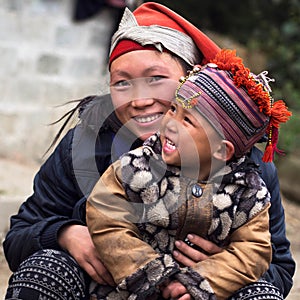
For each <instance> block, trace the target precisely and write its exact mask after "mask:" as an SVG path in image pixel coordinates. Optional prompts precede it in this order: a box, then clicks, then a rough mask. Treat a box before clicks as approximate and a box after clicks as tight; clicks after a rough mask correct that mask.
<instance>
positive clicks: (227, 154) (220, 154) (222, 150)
mask: <svg viewBox="0 0 300 300" xmlns="http://www.w3.org/2000/svg"><path fill="white" fill-rule="evenodd" d="M234 152H235V149H234V145H233V144H232V143H231V142H230V141H227V140H222V141H221V143H220V145H219V147H218V149H217V150H216V151H215V152H214V153H213V155H212V156H213V157H214V158H215V159H218V160H221V161H228V160H230V159H231V158H232V157H233V155H234Z"/></svg>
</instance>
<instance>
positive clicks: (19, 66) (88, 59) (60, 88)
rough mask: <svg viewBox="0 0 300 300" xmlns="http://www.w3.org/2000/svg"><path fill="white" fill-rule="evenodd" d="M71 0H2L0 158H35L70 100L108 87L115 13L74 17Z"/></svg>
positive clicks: (51, 136)
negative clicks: (84, 18) (108, 56)
mask: <svg viewBox="0 0 300 300" xmlns="http://www.w3.org/2000/svg"><path fill="white" fill-rule="evenodd" d="M73 5H74V2H73V1H71V0H63V1H61V0H0V140H1V147H0V157H7V158H10V159H15V160H28V159H29V160H34V161H39V160H40V159H41V157H42V155H43V153H44V151H45V149H46V148H47V146H48V145H49V143H50V141H51V140H52V138H53V136H54V133H55V132H56V131H57V129H58V126H56V127H55V126H54V127H53V126H47V124H49V123H51V122H53V121H55V120H56V119H57V118H58V117H59V116H61V115H62V114H63V112H65V111H67V109H69V108H70V107H71V106H67V107H60V108H57V107H56V106H57V105H60V104H62V103H64V102H66V101H68V100H71V99H77V98H81V97H83V96H86V95H89V94H95V93H101V92H102V91H103V90H106V88H107V82H108V81H107V72H106V66H105V62H106V53H107V52H106V51H107V45H108V42H109V37H110V32H111V29H112V26H113V25H112V23H113V17H114V14H113V12H112V11H111V10H109V9H105V10H103V11H101V12H100V13H99V14H98V15H97V16H96V17H93V18H91V19H89V20H87V21H83V22H80V23H75V22H73V21H72V10H73Z"/></svg>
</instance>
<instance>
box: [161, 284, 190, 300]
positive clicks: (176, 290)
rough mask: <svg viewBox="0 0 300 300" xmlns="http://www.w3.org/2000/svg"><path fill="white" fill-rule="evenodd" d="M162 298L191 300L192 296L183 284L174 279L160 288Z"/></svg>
mask: <svg viewBox="0 0 300 300" xmlns="http://www.w3.org/2000/svg"><path fill="white" fill-rule="evenodd" d="M160 289H161V292H162V296H163V297H164V299H178V300H191V299H192V297H191V296H190V294H189V293H188V291H187V289H186V288H185V286H184V285H182V284H181V283H180V282H179V281H177V280H174V281H170V282H169V283H167V284H165V285H164V286H162V287H161V288H160Z"/></svg>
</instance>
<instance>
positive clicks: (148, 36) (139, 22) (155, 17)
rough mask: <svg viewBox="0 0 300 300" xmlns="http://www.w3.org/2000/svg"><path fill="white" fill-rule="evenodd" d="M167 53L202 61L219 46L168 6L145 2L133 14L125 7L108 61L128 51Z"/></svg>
mask: <svg viewBox="0 0 300 300" xmlns="http://www.w3.org/2000/svg"><path fill="white" fill-rule="evenodd" d="M145 49H151V50H158V51H160V52H162V51H168V52H171V53H173V54H175V55H177V56H179V57H181V58H182V59H183V60H185V61H186V62H187V63H188V64H189V65H191V66H193V65H195V64H196V63H201V64H205V63H207V62H208V61H209V60H210V59H212V58H213V57H215V55H216V54H217V52H218V51H219V50H220V48H219V47H218V46H217V45H216V44H215V43H214V42H213V41H212V40H211V39H209V38H208V37H207V36H206V35H205V34H204V33H203V32H201V31H200V30H199V29H198V28H196V27H195V26H194V25H192V24H191V23H190V22H188V21H187V20H186V19H184V18H183V17H181V16H180V15H178V14H177V13H175V12H174V11H172V10H170V9H169V8H167V7H165V6H163V5H161V4H158V3H154V2H146V3H144V4H142V5H141V6H139V7H138V8H137V9H136V10H135V11H134V12H133V13H132V12H130V10H129V9H127V8H126V9H125V12H124V15H123V17H122V20H121V22H120V25H119V29H118V30H117V32H116V33H115V34H114V35H113V37H112V41H111V49H110V58H109V64H111V62H112V61H113V60H114V59H116V58H117V57H119V56H121V55H122V54H125V53H127V52H130V51H134V50H145Z"/></svg>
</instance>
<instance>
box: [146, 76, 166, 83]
mask: <svg viewBox="0 0 300 300" xmlns="http://www.w3.org/2000/svg"><path fill="white" fill-rule="evenodd" d="M164 78H165V77H163V76H151V77H149V80H148V82H149V83H155V82H158V81H160V80H162V79H164Z"/></svg>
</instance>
